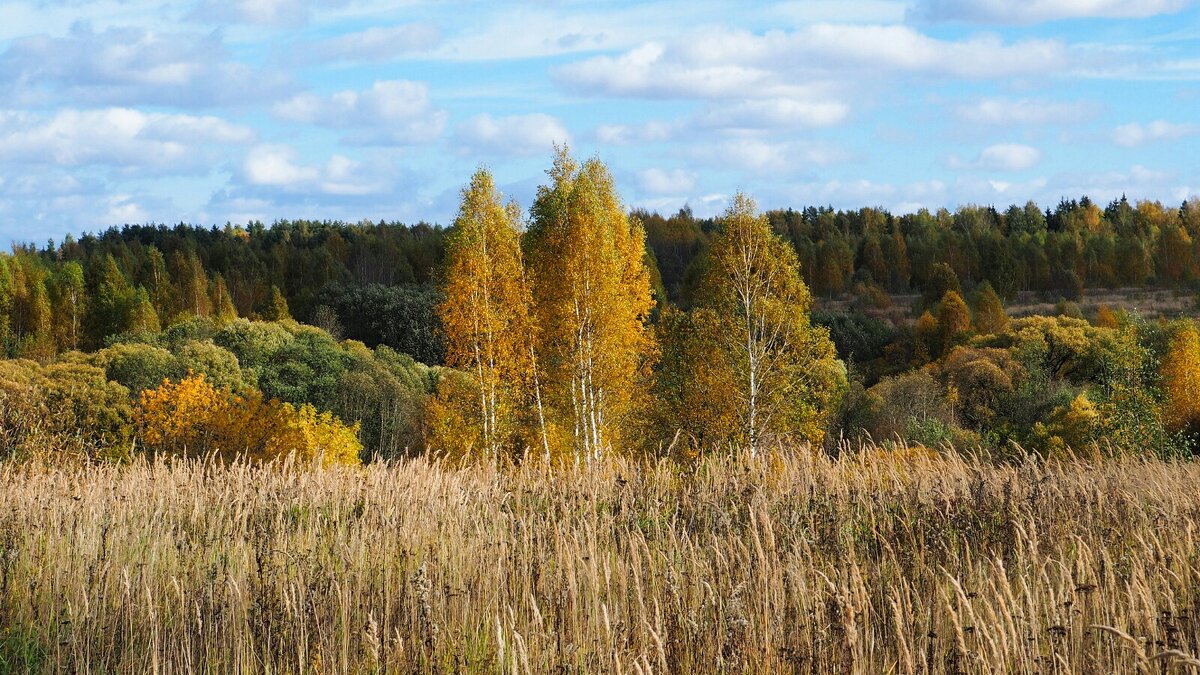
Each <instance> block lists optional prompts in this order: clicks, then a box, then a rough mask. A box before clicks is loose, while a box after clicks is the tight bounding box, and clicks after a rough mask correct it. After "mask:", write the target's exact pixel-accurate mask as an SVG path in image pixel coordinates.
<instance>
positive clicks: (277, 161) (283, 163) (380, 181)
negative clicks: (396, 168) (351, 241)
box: [242, 144, 391, 197]
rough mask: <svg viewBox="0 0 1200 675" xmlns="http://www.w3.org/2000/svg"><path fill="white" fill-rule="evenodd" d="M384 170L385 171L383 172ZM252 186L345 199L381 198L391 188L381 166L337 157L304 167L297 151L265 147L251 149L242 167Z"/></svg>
mask: <svg viewBox="0 0 1200 675" xmlns="http://www.w3.org/2000/svg"><path fill="white" fill-rule="evenodd" d="M381 169H382V170H381ZM242 171H243V176H244V179H245V181H246V183H247V184H248V185H250V186H257V187H265V188H271V189H274V190H278V191H281V192H287V193H298V192H302V193H312V192H317V193H320V194H324V195H332V196H342V197H361V196H366V195H378V194H382V193H385V192H387V191H388V190H389V189H390V188H391V185H390V182H389V178H390V175H389V173H390V172H389V171H388V170H387V169H386V168H385V167H381V166H380V165H378V164H376V165H369V164H367V163H365V162H360V161H357V160H353V159H350V158H349V157H345V156H343V155H336V154H335V155H333V156H332V157H330V158H329V160H328V161H326V162H325V164H323V165H317V164H302V163H299V162H298V161H297V154H296V151H295V149H294V148H292V147H291V146H287V145H277V144H263V145H257V146H255V147H253V148H251V149H250V151H249V152H248V153H247V154H246V159H245V162H244V164H243V167H242Z"/></svg>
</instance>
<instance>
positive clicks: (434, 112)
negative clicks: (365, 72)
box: [274, 80, 446, 145]
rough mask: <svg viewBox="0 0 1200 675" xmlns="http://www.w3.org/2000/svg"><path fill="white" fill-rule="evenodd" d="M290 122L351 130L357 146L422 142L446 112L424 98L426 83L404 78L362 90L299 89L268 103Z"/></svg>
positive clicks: (435, 130) (438, 132) (428, 139)
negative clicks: (313, 91) (312, 91)
mask: <svg viewBox="0 0 1200 675" xmlns="http://www.w3.org/2000/svg"><path fill="white" fill-rule="evenodd" d="M274 113H275V115H276V116H277V117H280V118H282V119H285V120H289V121H292V122H303V123H306V124H317V125H320V126H324V127H329V128H333V129H347V130H351V131H350V133H349V135H348V136H347V137H346V140H347V142H349V143H351V144H358V145H374V144H382V145H387V144H408V143H428V142H431V141H433V140H435V139H437V137H438V136H440V135H441V133H442V130H443V129H444V128H445V126H446V112H445V111H444V110H440V109H437V108H435V107H434V106H433V105H432V104H431V103H430V101H429V88H428V87H427V86H426V85H425V84H424V83H422V82H412V81H409V80H384V81H377V82H375V84H373V85H372V86H371V88H370V89H366V90H364V91H340V92H337V93H335V94H333V95H331V96H328V97H322V96H317V95H315V94H300V95H298V96H296V97H294V98H292V99H291V100H289V101H285V102H282V103H279V104H277V105H276V106H275V107H274Z"/></svg>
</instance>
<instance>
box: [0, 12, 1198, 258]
mask: <svg viewBox="0 0 1200 675" xmlns="http://www.w3.org/2000/svg"><path fill="white" fill-rule="evenodd" d="M0 10H2V11H0V13H2V15H3V19H2V20H0V240H14V239H15V240H23V241H31V240H32V241H37V242H39V243H40V242H44V241H45V240H46V239H47V238H50V237H54V238H56V239H57V238H61V237H62V235H63V234H65V233H67V232H76V233H78V232H83V231H96V230H98V229H103V228H105V227H107V226H110V225H116V224H122V223H127V222H130V223H133V222H136V223H142V222H167V223H177V222H180V221H187V222H192V223H200V224H204V225H211V224H224V223H226V222H234V223H244V222H247V221H249V220H254V219H258V220H262V221H264V222H267V223H270V222H271V221H273V220H276V219H279V218H301V217H305V218H338V219H343V220H350V221H357V220H360V219H363V218H369V219H372V220H378V219H381V218H383V219H388V220H392V219H397V220H403V221H409V222H412V221H416V220H421V219H424V220H427V221H436V222H443V223H444V222H448V221H449V220H450V219H451V218H452V217H453V212H454V209H455V202H456V197H457V191H458V190H459V188H460V187H461V185H462V184H463V183H464V182H465V181H466V180H467V179H468V177H469V175H470V173H471V172H472V170H473V169H474V168H475V167H477V166H479V165H481V164H483V165H487V166H489V167H490V168H491V169H492V170H493V171H494V172H495V174H496V176H497V180H498V182H499V183H500V184H501V186H502V187H503V188H504V190H505V192H506V193H508V194H510V195H513V196H515V197H517V198H518V200H520V201H521V203H522V204H524V205H528V203H529V200H530V197H531V196H532V194H533V191H534V189H535V187H536V186H537V184H538V183H539V182H540V181H541V179H542V178H543V176H544V174H543V171H544V170H545V168H546V167H547V165H548V163H549V161H550V152H551V145H552V144H553V143H554V142H556V141H567V142H568V143H569V144H570V145H571V146H572V148H573V149H574V150H575V151H576V153H577V154H578V155H581V156H592V155H596V156H599V157H600V158H601V159H603V160H604V161H606V162H607V163H608V164H609V166H610V167H611V168H612V170H613V172H614V174H615V175H616V176H617V179H618V182H619V186H620V188H621V190H622V195H623V198H624V199H625V201H626V202H627V203H628V204H629V205H631V206H643V207H647V208H651V209H658V210H660V211H674V210H675V209H678V208H679V207H680V206H682V205H683V204H685V203H687V204H690V205H691V206H692V208H693V209H694V210H695V211H696V212H698V213H701V214H709V213H712V212H715V211H718V210H720V209H721V208H722V207H723V206H724V203H725V200H726V199H727V197H728V196H729V195H730V194H731V193H732V192H734V191H736V190H739V189H741V190H746V191H748V192H750V193H752V194H753V195H755V196H756V197H758V199H759V202H760V204H762V205H763V206H765V207H775V206H797V207H799V206H804V205H809V204H832V205H834V206H861V205H880V206H884V207H887V208H890V209H893V210H896V211H911V210H915V209H916V208H920V207H922V206H926V207H931V208H934V207H938V206H950V207H953V206H955V205H957V204H960V203H968V202H970V203H995V204H998V205H1004V204H1008V203H1011V202H1022V203H1023V202H1024V201H1025V200H1027V199H1030V198H1032V199H1036V200H1038V201H1039V202H1041V203H1043V205H1045V204H1054V203H1057V201H1058V199H1059V198H1060V197H1061V196H1064V195H1066V196H1078V195H1080V194H1084V193H1087V194H1089V195H1092V196H1093V197H1094V198H1096V199H1097V200H1100V201H1107V200H1109V199H1111V198H1113V197H1114V196H1119V195H1120V194H1121V193H1128V194H1129V195H1130V196H1131V197H1135V196H1136V197H1139V198H1141V197H1150V198H1154V199H1161V200H1164V201H1168V202H1171V203H1177V202H1179V201H1181V200H1183V199H1184V198H1186V197H1188V196H1193V195H1197V194H1200V161H1197V157H1198V156H1200V2H1198V1H1193V0H1023V1H1022V2H1010V1H1008V0H907V1H893V0H810V1H790V2H754V3H750V2H712V1H710V0H688V1H687V2H637V3H634V2H576V1H570V0H561V1H555V0H541V1H534V2H501V1H489V2H482V1H480V2H469V1H455V0H432V1H426V2H421V1H417V0H412V1H409V2H403V1H400V2H397V1H395V0H392V1H389V2H381V1H377V0H324V1H317V0H197V1H194V2H171V3H164V2H157V1H153V0H98V1H85V0H58V1H55V0H0Z"/></svg>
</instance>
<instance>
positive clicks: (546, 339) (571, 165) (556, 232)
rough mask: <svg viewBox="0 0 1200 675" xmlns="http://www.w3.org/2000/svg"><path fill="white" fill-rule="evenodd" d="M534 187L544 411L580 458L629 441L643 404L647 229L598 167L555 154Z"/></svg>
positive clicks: (648, 338)
mask: <svg viewBox="0 0 1200 675" xmlns="http://www.w3.org/2000/svg"><path fill="white" fill-rule="evenodd" d="M547 174H548V175H549V177H550V181H549V184H548V185H545V186H542V187H541V188H539V189H538V196H537V199H536V201H535V203H534V205H533V209H532V222H531V225H530V230H529V233H528V240H529V246H528V250H529V260H530V265H529V273H530V279H531V285H532V292H533V297H534V300H535V304H534V306H535V308H536V309H535V312H536V322H537V324H538V327H539V333H538V335H539V339H538V344H537V350H536V355H537V357H538V359H539V361H540V364H541V365H542V368H543V371H544V372H545V374H546V377H545V389H546V394H547V395H546V399H547V400H546V406H547V408H548V413H549V414H550V415H551V416H552V417H553V419H554V421H555V422H556V427H557V428H558V429H560V430H561V432H562V434H563V435H567V436H569V438H570V445H571V447H572V449H573V452H574V456H575V458H576V459H580V458H582V459H585V460H589V461H590V460H595V459H598V458H599V457H601V456H602V455H603V454H604V453H605V452H607V451H609V450H610V449H612V448H619V447H622V444H623V443H624V442H625V441H626V440H628V439H627V438H623V437H622V433H621V430H622V429H623V428H625V427H627V425H628V424H629V422H630V420H631V417H632V414H633V412H634V410H635V407H636V406H637V405H638V403H639V402H640V401H641V400H642V394H643V392H644V387H645V384H646V380H647V374H648V370H649V363H650V359H651V356H652V354H653V351H654V339H653V335H652V333H651V332H650V330H649V329H648V327H647V324H646V321H647V317H648V315H649V313H650V310H651V307H652V306H653V299H652V297H651V292H650V275H649V272H648V270H647V267H646V264H645V259H644V258H645V247H646V245H645V238H646V236H645V231H644V229H643V228H642V225H641V223H640V222H639V221H637V220H636V219H633V218H630V217H629V216H628V215H627V213H626V210H625V208H624V206H623V205H622V204H621V202H620V199H619V198H618V196H617V193H616V188H615V186H614V184H613V178H612V175H611V174H609V172H608V169H607V168H606V167H605V166H604V164H602V163H601V162H600V161H599V160H595V159H592V160H588V161H587V162H585V163H583V164H582V165H579V164H578V163H576V162H575V160H574V159H572V158H571V155H570V153H569V152H568V151H567V149H566V148H565V147H564V148H559V149H558V151H557V155H556V157H555V160H554V166H553V167H552V168H551V169H550V170H549V171H548V172H547Z"/></svg>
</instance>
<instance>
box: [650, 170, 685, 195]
mask: <svg viewBox="0 0 1200 675" xmlns="http://www.w3.org/2000/svg"><path fill="white" fill-rule="evenodd" d="M696 178H697V175H696V172H694V171H686V170H684V169H670V170H668V169H659V168H652V169H646V170H644V171H640V172H638V189H639V190H641V191H642V193H643V194H648V195H679V194H686V193H688V192H690V191H691V190H692V188H694V187H696Z"/></svg>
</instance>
